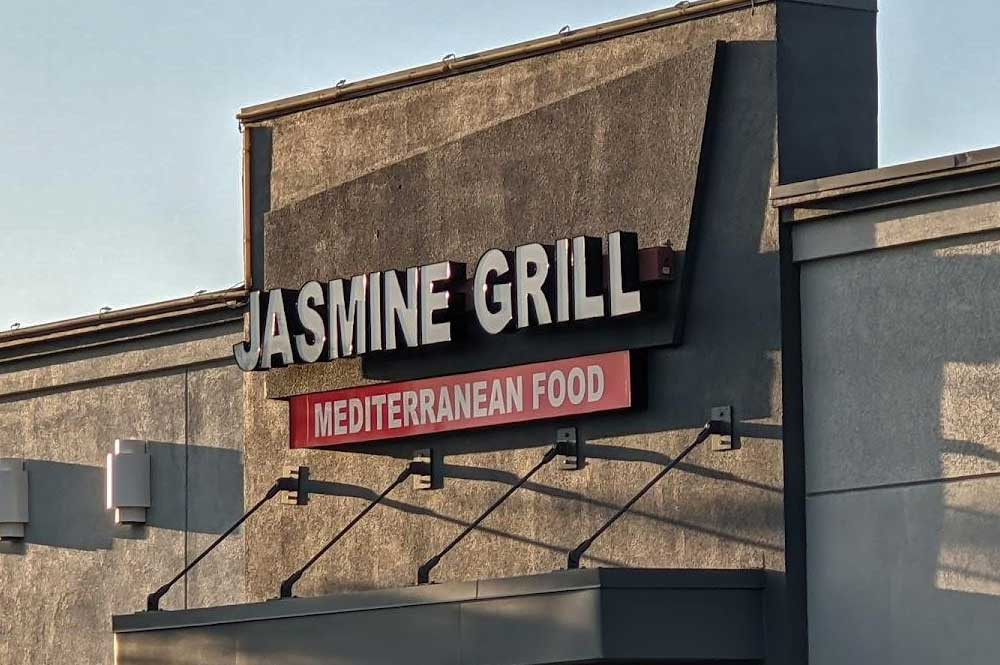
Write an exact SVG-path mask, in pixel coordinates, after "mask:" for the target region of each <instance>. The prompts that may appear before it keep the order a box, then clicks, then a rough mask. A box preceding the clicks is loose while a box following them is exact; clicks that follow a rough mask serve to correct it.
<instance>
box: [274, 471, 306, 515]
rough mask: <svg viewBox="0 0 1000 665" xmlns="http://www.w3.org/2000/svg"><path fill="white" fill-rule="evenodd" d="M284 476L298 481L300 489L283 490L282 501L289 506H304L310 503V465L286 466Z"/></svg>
mask: <svg viewBox="0 0 1000 665" xmlns="http://www.w3.org/2000/svg"><path fill="white" fill-rule="evenodd" d="M284 477H285V478H293V479H295V480H296V481H298V490H296V491H289V492H282V493H281V503H283V504H285V505H288V506H304V505H306V504H307V503H309V486H308V484H309V467H308V466H286V467H285V468H284Z"/></svg>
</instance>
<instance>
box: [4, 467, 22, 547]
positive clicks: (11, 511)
mask: <svg viewBox="0 0 1000 665" xmlns="http://www.w3.org/2000/svg"><path fill="white" fill-rule="evenodd" d="M27 523H28V471H27V469H26V468H25V465H24V460H20V459H0V540H3V541H7V540H21V539H22V538H24V525H25V524H27Z"/></svg>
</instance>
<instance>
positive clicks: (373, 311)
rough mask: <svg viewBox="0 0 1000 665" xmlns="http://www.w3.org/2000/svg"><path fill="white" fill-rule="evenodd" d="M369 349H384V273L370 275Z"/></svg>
mask: <svg viewBox="0 0 1000 665" xmlns="http://www.w3.org/2000/svg"><path fill="white" fill-rule="evenodd" d="M368 333H369V335H368V350H369V351H381V350H382V273H380V272H373V273H372V274H370V275H368Z"/></svg>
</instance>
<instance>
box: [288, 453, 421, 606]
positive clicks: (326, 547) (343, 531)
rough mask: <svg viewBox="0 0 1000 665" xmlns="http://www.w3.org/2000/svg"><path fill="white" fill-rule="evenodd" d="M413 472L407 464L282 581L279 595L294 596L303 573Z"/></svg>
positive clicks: (410, 465)
mask: <svg viewBox="0 0 1000 665" xmlns="http://www.w3.org/2000/svg"><path fill="white" fill-rule="evenodd" d="M413 472H414V469H413V465H412V464H408V465H406V469H404V470H403V472H402V473H400V474H399V477H398V478H396V480H394V481H393V482H392V484H391V485H389V486H388V487H387V488H386V489H385V491H384V492H382V493H381V494H379V495H378V496H377V497H376V498H375V499H373V500H372V501H371V502H370V503H369V504H368V505H367V506H365V508H364V510H362V511H361V512H360V513H358V514H357V516H355V518H354V519H352V520H351V521H350V522H348V523H347V526H345V527H344V528H343V529H341V530H340V531H338V532H337V535H335V536H334V537H333V538H331V539H330V542H328V543H327V544H326V545H324V546H323V547H322V548H320V550H319V551H318V552H316V554H314V555H313V556H312V558H311V559H309V560H308V561H306V563H305V565H304V566H302V567H301V568H299V569H298V570H296V571H295V572H294V573H292V574H291V575H289V576H288V579H286V580H285V581H284V582H282V583H281V590H280V591H279V597H281V598H291V597H292V588H293V587H294V586H295V583H296V582H298V581H299V580H300V579H301V578H302V575H304V574H305V572H306V571H307V570H309V569H310V568H311V567H312V565H313V564H314V563H316V562H317V561H319V558H320V557H321V556H323V555H324V554H326V552H327V550H329V549H330V548H331V547H333V546H334V545H336V544H337V541H338V540H340V539H341V538H343V537H344V535H345V534H346V533H347V532H348V531H350V530H351V529H352V528H354V525H355V524H357V523H358V522H360V521H361V519H362V518H363V517H364V516H365V515H367V514H368V512H369V511H370V510H371V509H372V508H374V507H375V506H377V505H378V504H380V503H381V502H382V499H384V498H385V497H387V496H388V495H389V493H390V492H392V490H394V489H396V488H397V487H399V486H400V485H401V484H402V483H403V481H405V480H406V479H407V478H409V477H410V475H411V474H412V473H413Z"/></svg>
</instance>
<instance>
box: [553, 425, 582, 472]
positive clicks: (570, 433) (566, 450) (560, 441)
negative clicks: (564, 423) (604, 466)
mask: <svg viewBox="0 0 1000 665" xmlns="http://www.w3.org/2000/svg"><path fill="white" fill-rule="evenodd" d="M556 446H557V447H558V448H559V468H560V469H562V470H564V471H579V470H580V469H582V468H583V467H584V465H585V463H586V460H585V459H584V456H583V451H582V449H581V445H580V442H579V440H578V439H577V436H576V428H575V427H561V428H559V429H557V430H556Z"/></svg>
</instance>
